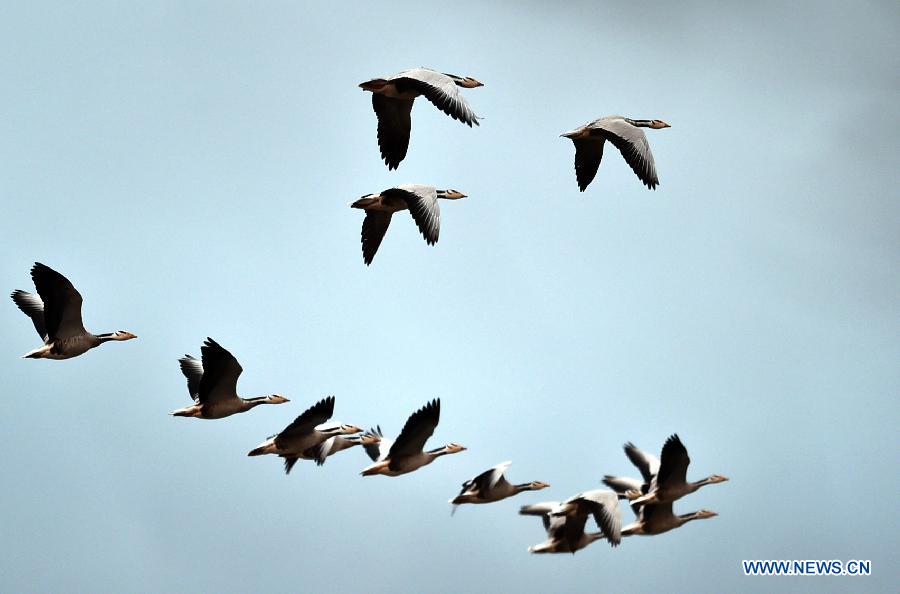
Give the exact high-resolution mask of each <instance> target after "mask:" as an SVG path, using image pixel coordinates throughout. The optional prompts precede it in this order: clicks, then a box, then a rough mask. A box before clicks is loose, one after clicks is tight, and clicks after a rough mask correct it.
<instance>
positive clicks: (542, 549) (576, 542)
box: [519, 501, 604, 555]
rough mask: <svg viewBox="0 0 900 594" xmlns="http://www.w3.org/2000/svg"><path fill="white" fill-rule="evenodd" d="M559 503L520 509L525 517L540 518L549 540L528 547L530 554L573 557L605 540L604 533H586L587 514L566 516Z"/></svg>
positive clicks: (536, 504)
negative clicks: (593, 544)
mask: <svg viewBox="0 0 900 594" xmlns="http://www.w3.org/2000/svg"><path fill="white" fill-rule="evenodd" d="M561 505H562V504H561V503H560V502H559V501H545V502H543V503H535V504H532V505H524V506H522V507H521V508H520V509H519V514H521V515H523V516H539V517H540V518H541V520H542V521H543V523H544V530H545V531H546V532H547V540H546V541H544V542H542V543H539V544H536V545H534V546H531V547H528V552H529V553H535V554H542V553H572V554H573V555H574V554H575V553H576V552H577V551H580V550H581V549H583V548H585V547H586V546H588V545H589V544H591V543H592V542H594V541H597V540H600V539H601V538H604V534H603V532H602V531H600V532H585V531H584V528H585V525H586V523H587V514H578V515H575V514H572V515H566V514H563V513H559V512H560V511H561Z"/></svg>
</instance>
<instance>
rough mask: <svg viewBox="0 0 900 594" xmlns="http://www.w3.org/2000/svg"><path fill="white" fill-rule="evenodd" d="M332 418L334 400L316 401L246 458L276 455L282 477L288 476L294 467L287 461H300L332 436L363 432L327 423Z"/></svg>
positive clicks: (338, 424) (351, 427) (328, 398)
mask: <svg viewBox="0 0 900 594" xmlns="http://www.w3.org/2000/svg"><path fill="white" fill-rule="evenodd" d="M333 414H334V396H328V397H327V398H323V399H322V400H320V401H318V402H317V403H315V404H314V405H312V406H311V407H309V408H308V409H306V410H305V411H304V412H303V414H301V415H300V416H299V417H297V418H296V419H294V422H293V423H291V424H290V425H288V426H287V427H285V428H284V429H283V430H282V431H281V433H278V434H277V435H273V436H272V437H270V438H269V439H267V440H266V441H264V442H263V443H261V444H260V445H259V446H257V447H255V448H254V449H252V450H250V452H249V453H248V454H247V455H248V456H262V455H264V454H276V455H278V456H281V457H282V458H285V473H288V472H290V470H291V467H292V466H293V464H288V463H287V461H288V459H290V458H300V457H302V456H303V454H304V452H306V451H307V450H309V449H310V448H314V447H315V446H317V445H319V444H320V443H322V442H323V441H325V440H327V439H328V438H329V437H333V436H335V435H349V434H352V433H359V432H360V431H362V429H360V428H359V427H356V426H354V425H344V424H341V423H326V421H328V419H330V418H331V416H332V415H333Z"/></svg>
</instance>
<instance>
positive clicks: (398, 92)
mask: <svg viewBox="0 0 900 594" xmlns="http://www.w3.org/2000/svg"><path fill="white" fill-rule="evenodd" d="M481 86H484V85H483V84H482V83H480V82H478V81H477V80H475V79H474V78H472V77H469V76H456V75H454V74H442V73H440V72H436V71H434V70H431V69H429V68H413V69H412V70H404V71H403V72H400V73H398V74H395V75H393V76H390V77H388V78H374V79H372V80H370V81H366V82H364V83H361V84H360V85H359V87H360V88H361V89H363V90H365V91H371V92H372V107H373V108H374V109H375V115H376V116H378V147H379V148H380V149H381V158H382V159H384V162H385V164H386V165H387V166H388V169H396V168H397V166H398V165H400V161H402V160H403V159H404V158H405V157H406V150H407V148H408V147H409V131H410V126H411V124H410V112H411V111H412V106H413V102H414V101H415V100H416V97H418V96H419V95H423V96H424V97H425V98H426V99H428V100H429V101H431V102H432V103H434V105H435V107H437V108H438V109H440V110H441V111H443V112H444V113H446V114H447V115H448V116H450V117H451V118H453V119H454V120H459V121H460V122H462V123H463V124H466V125H468V126H469V127H470V128H471V127H472V124H474V125H476V126H477V125H478V117H477V116H476V115H475V113H474V112H473V111H472V108H471V107H469V104H468V103H467V102H466V100H465V98H464V97H463V96H462V95H461V94H460V92H459V89H458V88H457V87H463V88H466V89H473V88H475V87H481Z"/></svg>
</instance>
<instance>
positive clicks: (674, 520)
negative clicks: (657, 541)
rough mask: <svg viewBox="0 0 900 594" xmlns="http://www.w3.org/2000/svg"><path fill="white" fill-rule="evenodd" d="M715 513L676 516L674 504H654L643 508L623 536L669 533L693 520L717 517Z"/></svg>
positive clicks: (703, 511)
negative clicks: (673, 508) (673, 510)
mask: <svg viewBox="0 0 900 594" xmlns="http://www.w3.org/2000/svg"><path fill="white" fill-rule="evenodd" d="M717 515H719V514H717V513H716V512H714V511H709V510H705V509H701V510H700V511H696V512H691V513H689V514H683V515H680V516H676V515H675V514H674V513H672V502H671V501H669V502H666V503H654V504H651V505H645V506H644V507H642V508H641V511H640V514H639V515H638V518H637V520H636V521H634V522H632V523H631V524H629V525H628V526H625V527H624V528H622V536H633V535H645V536H646V535H655V534H662V533H663V532H668V531H669V530H673V529H675V528H678V527H680V526H683V525H685V524H686V523H688V522H690V521H691V520H703V519H706V518H713V517H715V516H717Z"/></svg>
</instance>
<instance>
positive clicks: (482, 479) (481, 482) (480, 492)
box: [450, 462, 550, 511]
mask: <svg viewBox="0 0 900 594" xmlns="http://www.w3.org/2000/svg"><path fill="white" fill-rule="evenodd" d="M511 465H512V462H502V463H500V464H498V465H496V466H494V467H493V468H490V469H488V470H485V471H484V472H482V473H481V474H479V475H478V476H476V477H474V478H472V479H469V480H467V481H466V482H464V483H463V484H462V490H461V491H460V492H459V495H457V496H456V497H454V498H453V499H451V500H450V503H452V504H453V505H454V508H453V509H454V511H455V510H456V507H455V506H457V505H460V504H463V503H492V502H494V501H500V500H501V499H506V498H507V497H512V496H513V495H518V494H519V493H524V492H525V491H538V490H540V489H546V488H547V487H549V486H550V485H548V484H547V483H544V482H541V481H532V482H530V483H523V484H520V485H514V484H512V483H510V482H509V481H508V480H506V477H505V476H504V473H505V472H506V470H507V469H508V468H509V467H510V466H511Z"/></svg>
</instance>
